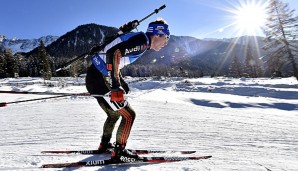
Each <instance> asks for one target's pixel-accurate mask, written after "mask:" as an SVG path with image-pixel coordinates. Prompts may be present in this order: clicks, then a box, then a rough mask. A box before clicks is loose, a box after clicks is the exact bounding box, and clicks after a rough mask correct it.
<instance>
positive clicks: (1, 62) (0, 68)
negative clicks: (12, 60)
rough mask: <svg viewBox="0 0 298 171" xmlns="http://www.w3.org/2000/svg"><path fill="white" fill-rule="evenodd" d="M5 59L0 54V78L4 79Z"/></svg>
mask: <svg viewBox="0 0 298 171" xmlns="http://www.w3.org/2000/svg"><path fill="white" fill-rule="evenodd" d="M5 68H6V59H5V57H4V54H3V53H0V78H5V77H6V69H5Z"/></svg>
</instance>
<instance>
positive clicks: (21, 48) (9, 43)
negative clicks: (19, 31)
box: [0, 35, 58, 53]
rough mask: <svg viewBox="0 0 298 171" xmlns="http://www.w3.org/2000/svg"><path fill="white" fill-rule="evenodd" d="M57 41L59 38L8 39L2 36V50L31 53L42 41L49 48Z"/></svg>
mask: <svg viewBox="0 0 298 171" xmlns="http://www.w3.org/2000/svg"><path fill="white" fill-rule="evenodd" d="M57 39H58V36H44V37H41V38H38V39H17V38H13V39H8V38H6V37H5V36H4V35H0V49H4V48H6V49H11V50H12V52H13V53H16V52H30V51H31V50H32V49H34V48H36V47H38V46H39V44H40V41H41V40H42V41H43V42H44V44H45V46H47V45H49V44H51V43H52V42H54V41H55V40H57Z"/></svg>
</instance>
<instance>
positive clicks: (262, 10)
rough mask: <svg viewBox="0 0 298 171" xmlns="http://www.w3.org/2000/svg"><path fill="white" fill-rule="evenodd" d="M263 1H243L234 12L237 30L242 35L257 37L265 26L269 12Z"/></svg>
mask: <svg viewBox="0 0 298 171" xmlns="http://www.w3.org/2000/svg"><path fill="white" fill-rule="evenodd" d="M261 2H262V1H258V2H256V1H254V0H251V1H242V3H240V4H239V6H237V7H236V8H235V9H234V10H232V11H230V12H232V14H233V18H234V21H235V22H234V23H233V25H234V26H235V29H236V30H238V32H240V33H241V34H247V35H253V36H256V35H257V34H258V33H259V32H261V31H262V30H261V29H262V27H263V26H265V22H266V18H267V12H266V7H267V5H266V4H265V3H261Z"/></svg>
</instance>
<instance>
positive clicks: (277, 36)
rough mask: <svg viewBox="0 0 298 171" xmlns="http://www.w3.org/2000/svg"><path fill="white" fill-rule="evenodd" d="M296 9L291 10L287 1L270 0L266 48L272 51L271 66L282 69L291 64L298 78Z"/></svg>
mask: <svg viewBox="0 0 298 171" xmlns="http://www.w3.org/2000/svg"><path fill="white" fill-rule="evenodd" d="M294 12H295V10H290V9H289V6H288V4H287V3H284V2H282V1H281V0H270V1H269V6H268V15H269V17H268V19H267V23H266V27H265V28H264V33H265V34H266V39H265V42H266V45H265V46H264V49H265V50H267V51H269V52H270V56H269V60H268V62H267V63H268V65H269V68H270V69H271V70H272V69H278V70H280V69H281V68H282V67H284V66H286V65H288V64H290V66H291V67H292V70H293V74H294V76H295V77H296V78H297V80H298V69H297V65H296V61H295V58H297V57H298V45H297V41H295V40H297V38H298V32H297V26H298V17H297V16H295V17H294ZM272 65H273V66H272Z"/></svg>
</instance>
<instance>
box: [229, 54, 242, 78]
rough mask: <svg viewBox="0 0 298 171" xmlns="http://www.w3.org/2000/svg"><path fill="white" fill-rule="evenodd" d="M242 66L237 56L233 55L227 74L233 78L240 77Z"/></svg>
mask: <svg viewBox="0 0 298 171" xmlns="http://www.w3.org/2000/svg"><path fill="white" fill-rule="evenodd" d="M242 67H243V66H242V64H241V62H240V60H239V58H238V57H237V56H236V55H235V57H234V58H233V60H232V62H231V64H230V67H229V75H230V76H231V77H234V78H239V77H242V75H243V71H242Z"/></svg>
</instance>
